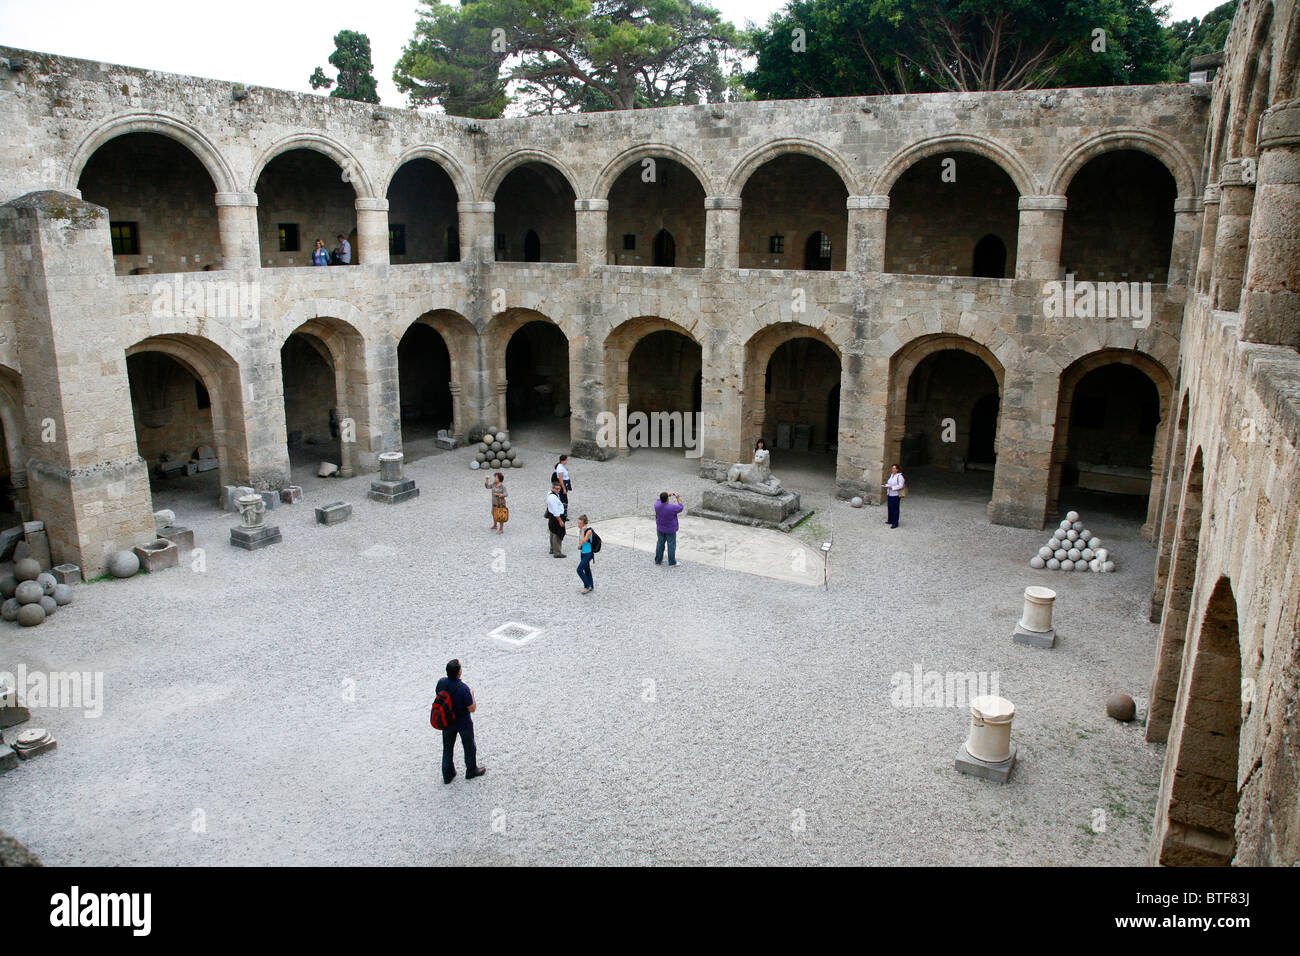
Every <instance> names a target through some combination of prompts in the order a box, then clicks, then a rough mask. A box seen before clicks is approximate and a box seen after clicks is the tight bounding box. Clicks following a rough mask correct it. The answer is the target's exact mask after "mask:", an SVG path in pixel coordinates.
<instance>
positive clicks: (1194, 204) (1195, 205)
mask: <svg viewBox="0 0 1300 956" xmlns="http://www.w3.org/2000/svg"><path fill="white" fill-rule="evenodd" d="M1200 206H1201V204H1200V201H1199V200H1198V199H1197V198H1196V197H1195V196H1179V197H1178V198H1177V199H1175V200H1174V215H1182V214H1184V213H1196V212H1198V211H1199V210H1200Z"/></svg>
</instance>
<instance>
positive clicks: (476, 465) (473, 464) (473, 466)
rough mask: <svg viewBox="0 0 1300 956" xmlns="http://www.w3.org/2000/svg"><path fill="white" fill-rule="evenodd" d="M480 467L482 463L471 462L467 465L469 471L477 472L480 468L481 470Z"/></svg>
mask: <svg viewBox="0 0 1300 956" xmlns="http://www.w3.org/2000/svg"><path fill="white" fill-rule="evenodd" d="M482 467H483V464H482V462H477V461H471V462H470V463H469V470H470V471H478V470H479V469H480V468H482Z"/></svg>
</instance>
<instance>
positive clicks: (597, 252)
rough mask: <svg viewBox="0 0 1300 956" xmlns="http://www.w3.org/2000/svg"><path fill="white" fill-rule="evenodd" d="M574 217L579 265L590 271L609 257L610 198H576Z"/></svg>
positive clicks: (583, 269) (601, 264) (582, 268)
mask: <svg viewBox="0 0 1300 956" xmlns="http://www.w3.org/2000/svg"><path fill="white" fill-rule="evenodd" d="M573 209H574V218H575V219H576V220H577V229H578V267H579V268H580V269H581V270H582V271H583V272H590V271H591V270H592V269H593V268H594V267H596V266H603V265H605V263H606V261H607V259H608V258H609V256H608V252H607V248H608V247H607V241H608V239H607V236H606V232H607V231H608V228H609V200H608V199H575V200H574V201H573Z"/></svg>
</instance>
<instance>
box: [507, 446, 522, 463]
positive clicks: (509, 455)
mask: <svg viewBox="0 0 1300 956" xmlns="http://www.w3.org/2000/svg"><path fill="white" fill-rule="evenodd" d="M518 454H519V452H517V451H515V450H514V449H513V448H511V449H510V450H509V451H508V452H506V457H507V458H509V459H510V460H511V461H514V460H515V456H516V455H518Z"/></svg>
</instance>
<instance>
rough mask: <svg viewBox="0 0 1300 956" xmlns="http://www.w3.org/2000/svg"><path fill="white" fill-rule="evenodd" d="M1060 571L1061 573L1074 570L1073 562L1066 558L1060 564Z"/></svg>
mask: <svg viewBox="0 0 1300 956" xmlns="http://www.w3.org/2000/svg"><path fill="white" fill-rule="evenodd" d="M1061 570H1062V571H1073V570H1074V562H1073V561H1071V560H1070V559H1069V558H1066V559H1065V560H1064V561H1062V562H1061Z"/></svg>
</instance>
